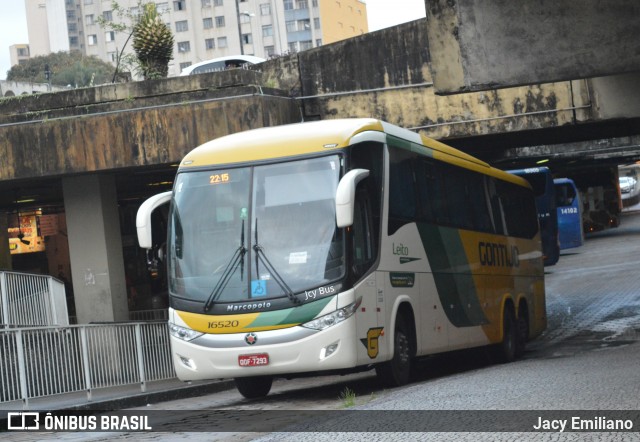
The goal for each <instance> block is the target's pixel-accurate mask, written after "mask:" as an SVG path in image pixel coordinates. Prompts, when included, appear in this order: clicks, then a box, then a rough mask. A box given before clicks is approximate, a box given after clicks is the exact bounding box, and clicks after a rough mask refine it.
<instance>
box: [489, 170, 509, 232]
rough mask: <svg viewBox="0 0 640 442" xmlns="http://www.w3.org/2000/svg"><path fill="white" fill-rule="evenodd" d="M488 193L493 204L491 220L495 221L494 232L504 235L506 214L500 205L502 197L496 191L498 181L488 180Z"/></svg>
mask: <svg viewBox="0 0 640 442" xmlns="http://www.w3.org/2000/svg"><path fill="white" fill-rule="evenodd" d="M487 193H488V195H489V203H490V204H491V220H492V221H493V229H494V232H495V233H497V234H498V235H504V234H505V231H504V224H505V223H504V214H503V211H502V205H501V204H500V197H499V196H498V192H497V190H496V181H495V179H493V178H488V179H487Z"/></svg>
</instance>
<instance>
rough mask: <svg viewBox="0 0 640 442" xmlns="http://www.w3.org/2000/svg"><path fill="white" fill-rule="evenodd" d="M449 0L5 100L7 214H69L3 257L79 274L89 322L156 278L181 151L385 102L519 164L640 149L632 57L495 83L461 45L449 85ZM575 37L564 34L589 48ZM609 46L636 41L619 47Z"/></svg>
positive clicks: (114, 315)
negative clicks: (152, 249) (175, 65)
mask: <svg viewBox="0 0 640 442" xmlns="http://www.w3.org/2000/svg"><path fill="white" fill-rule="evenodd" d="M439 3H440V2H437V1H436V2H429V3H428V11H429V15H428V18H427V19H426V20H418V21H415V22H412V23H408V24H405V25H402V26H398V27H395V28H390V29H385V30H382V31H379V32H376V33H372V34H367V35H364V36H360V37H358V38H354V39H350V40H346V41H343V42H339V43H336V44H333V45H327V46H324V47H322V48H317V49H314V50H310V51H305V52H302V53H299V54H295V55H292V56H289V57H286V58H280V59H276V60H271V61H269V62H267V63H264V64H262V65H259V66H258V67H257V69H258V70H257V71H246V70H237V71H225V72H220V73H215V74H206V75H199V76H193V77H186V78H185V77H180V78H173V79H166V80H156V81H149V82H140V83H129V84H118V85H106V86H100V87H96V88H91V89H81V90H75V91H65V92H60V93H56V94H41V95H37V96H29V97H27V96H23V97H15V98H12V99H5V100H2V101H0V158H2V163H1V165H0V211H3V212H4V213H5V214H6V215H5V217H4V223H5V224H10V223H15V218H16V215H17V214H18V212H20V213H25V212H26V211H28V210H33V209H38V208H39V209H42V213H43V214H49V213H51V214H57V215H58V218H59V219H60V221H59V225H58V229H57V232H55V234H52V235H50V236H48V237H47V238H46V240H45V242H46V250H47V251H46V258H43V261H42V262H37V263H35V264H34V263H33V259H26V258H25V256H26V255H25V256H22V257H18V256H16V255H14V256H13V258H11V257H10V256H9V251H8V250H7V249H6V248H5V246H6V244H7V241H6V238H5V239H1V240H0V245H2V249H3V250H2V253H0V260H1V262H0V266H2V267H9V266H11V265H14V266H16V264H18V265H17V266H16V267H20V268H23V267H25V266H29V265H31V266H35V267H39V269H40V271H42V272H45V273H50V274H53V275H54V276H56V275H58V273H59V271H62V273H64V274H65V275H67V276H68V275H69V274H71V275H72V277H73V281H72V283H73V289H74V292H75V298H76V308H77V315H78V320H79V322H82V323H86V322H91V321H108V320H123V319H126V318H127V311H128V310H129V308H130V307H131V306H130V305H128V299H127V298H131V293H132V287H131V285H132V284H130V283H127V281H128V280H130V279H132V278H133V279H136V277H138V278H139V277H141V275H139V273H140V271H141V270H140V265H141V266H142V267H144V256H141V251H140V250H139V249H138V248H137V246H136V244H135V237H134V231H133V230H134V226H133V223H134V214H135V210H136V209H137V206H138V205H139V203H140V201H141V199H143V198H145V197H147V196H149V195H151V194H154V193H157V192H160V191H162V190H164V189H166V188H169V187H170V186H171V182H172V180H173V175H174V174H175V167H174V165H175V164H176V163H177V162H178V161H179V160H180V159H181V158H182V156H183V155H184V154H185V153H186V152H188V151H189V150H191V149H192V148H193V147H195V146H197V145H198V144H201V143H202V142H204V141H207V140H209V139H211V138H215V137H218V136H221V135H225V134H227V133H232V132H237V131H240V130H246V129H249V128H254V127H260V126H268V125H275V124H284V123H290V122H297V121H300V120H302V119H305V120H312V119H327V118H341V117H358V116H373V117H377V118H381V119H385V120H387V121H390V122H392V123H395V124H398V125H401V126H405V127H409V128H413V129H414V130H417V131H421V132H423V133H425V134H426V135H428V136H431V137H433V138H438V139H441V140H444V141H445V142H448V143H449V144H453V145H455V146H457V147H459V148H461V149H462V150H465V151H467V152H470V153H472V154H475V155H477V156H479V157H481V158H483V159H487V160H489V161H491V162H493V163H494V164H497V165H503V166H504V167H505V168H508V167H513V166H515V165H529V164H534V163H535V161H536V160H538V159H541V158H544V159H551V161H550V163H548V164H549V165H550V166H551V167H552V168H553V167H558V168H560V167H568V164H572V165H573V167H575V166H576V164H580V165H585V164H587V163H590V164H600V163H602V162H603V161H604V160H606V161H608V162H612V163H617V162H630V161H632V160H636V159H640V146H639V145H640V124H639V122H640V100H639V99H638V98H640V97H639V95H640V91H639V90H638V88H639V86H638V85H640V81H638V80H639V79H640V78H639V75H638V74H637V73H636V72H635V71H634V72H631V71H633V69H631V68H627V67H624V68H623V67H617V68H616V69H620V72H621V73H620V74H618V75H608V76H598V77H593V78H588V77H589V76H590V75H592V74H593V75H603V74H604V73H607V74H609V73H611V72H604V71H597V70H589V71H588V72H587V74H585V75H577V74H574V73H572V71H571V70H570V69H569V67H567V70H565V71H562V73H561V75H560V74H559V75H557V76H556V75H555V74H554V75H549V76H543V77H541V78H543V79H544V81H535V80H531V79H528V78H525V77H517V76H516V77H515V80H514V79H513V78H512V77H514V75H513V73H510V72H509V73H508V75H506V74H505V75H504V78H503V79H500V81H499V82H498V83H496V85H499V86H501V87H500V88H495V89H490V90H481V89H483V88H484V87H487V84H486V82H484V80H479V79H478V80H474V81H472V80H470V79H472V78H475V77H472V71H473V70H472V69H471V68H472V67H473V66H475V64H474V63H476V62H475V61H471V60H465V59H464V58H460V59H459V61H460V63H461V64H462V66H463V68H462V69H461V71H462V72H463V73H465V75H466V76H467V77H463V83H464V82H466V83H464V84H465V86H463V87H462V88H460V87H458V88H457V89H456V90H455V91H453V90H444V92H445V93H444V94H442V93H440V92H442V90H439V89H438V87H439V86H438V82H439V77H441V73H442V71H441V70H440V71H439V69H442V66H444V65H443V64H440V63H441V62H436V60H438V59H439V58H438V57H441V56H442V53H439V52H438V51H439V50H441V51H444V52H446V51H447V46H446V45H445V44H444V43H440V49H437V48H436V47H435V46H434V45H435V42H434V41H433V38H432V36H431V33H432V32H433V26H434V25H433V22H434V20H435V21H437V20H439V17H443V20H444V21H447V20H449V18H450V13H449V15H447V14H442V15H441V16H439V15H438V14H435V13H434V9H433V8H434V7H435V6H437V5H438V4H439ZM452 3H453V2H452ZM524 3H525V4H528V5H537V4H539V3H540V2H533V1H526V2H524ZM543 3H544V2H543ZM628 3H629V4H632V2H628ZM446 4H447V5H448V4H449V3H446ZM430 7H431V8H430ZM442 7H443V6H442V5H441V8H442ZM478 7H479V6H478ZM435 12H437V10H435ZM497 12H500V11H497ZM593 13H594V14H595V13H597V10H594V11H593ZM622 13H624V11H622ZM626 13H629V10H628V9H627V10H626ZM456 14H457V16H456V19H457V20H458V29H460V27H461V26H462V23H465V26H467V27H468V28H469V27H473V26H471V25H473V23H470V24H468V23H467V22H466V21H465V20H467V19H466V18H465V17H466V15H465V14H463V13H462V12H456ZM623 18H624V17H623ZM545 23H546V22H545ZM625 23H626V22H625ZM445 24H446V23H445ZM527 24H529V25H530V27H529V28H528V32H527V33H523V34H522V35H529V34H531V33H534V32H535V29H536V28H535V24H536V21H531V20H529V21H527ZM443 25H444V24H442V23H441V24H440V25H439V26H443ZM522 26H525V24H522ZM629 26H631V25H629ZM603 27H605V28H609V29H611V32H614V31H615V32H617V31H618V28H616V27H615V26H603ZM624 29H627V31H628V30H629V29H631V30H633V29H634V28H632V27H631V28H629V27H626V28H624ZM458 32H459V31H458ZM623 34H624V32H623ZM625 35H626V34H625ZM569 37H570V36H568V37H567V41H564V40H558V41H560V42H562V44H561V45H560V44H559V45H558V46H562V47H564V46H566V47H567V48H568V49H569V50H570V51H571V50H575V48H574V47H573V46H572V45H571V44H570V43H571V41H570V40H571V39H570V38H569ZM476 38H480V37H476ZM636 40H637V39H636ZM456 41H457V42H458V44H462V43H461V42H463V41H464V40H463V39H460V40H456ZM592 43H593V42H592ZM487 44H488V43H487ZM454 49H455V48H454ZM459 52H460V53H461V54H463V53H465V51H459ZM467 52H469V51H467ZM596 52H597V51H596ZM600 52H606V53H608V54H609V55H611V56H612V57H619V56H620V54H615V53H613V52H612V51H611V49H610V48H609V47H608V46H607V47H603V49H601V50H600ZM562 56H565V55H563V53H562V51H558V53H557V57H562ZM505 57H506V56H505ZM530 61H532V60H529V59H528V58H526V57H525V58H523V59H521V60H520V61H519V62H518V63H520V64H523V65H525V66H526V64H527V63H528V62H530ZM606 62H607V60H606V57H603V58H602V59H601V60H600V63H603V64H604V63H606ZM464 63H466V65H465V64H464ZM594 63H595V62H594ZM554 66H555V65H554ZM636 70H637V69H636ZM506 71H508V69H507V70H506ZM524 71H526V69H524ZM432 72H434V74H432ZM527 72H528V71H527ZM492 75H493V74H492ZM572 75H577V76H576V77H572ZM478 78H479V77H478ZM496 78H499V77H496ZM527 81H529V82H530V83H526V82H527ZM471 86H473V87H471ZM489 86H490V85H489ZM460 91H463V93H456V94H453V93H452V92H460ZM18 201H24V202H22V203H20V202H18ZM6 231H7V230H6V229H5V228H2V227H0V232H2V234H6V233H5V232H6ZM67 250H68V252H67ZM34 255H35V254H32V255H31V256H30V257H33V256H34ZM140 263H142V264H140ZM131 264H135V265H131ZM125 275H126V276H125ZM134 288H137V291H138V293H139V294H140V293H147V294H148V293H149V290H151V289H149V288H148V287H146V288H145V287H143V284H140V285H139V286H137V287H134ZM127 292H129V293H128V294H127ZM129 301H130V299H129Z"/></svg>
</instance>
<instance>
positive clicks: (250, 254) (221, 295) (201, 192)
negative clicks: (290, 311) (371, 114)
mask: <svg viewBox="0 0 640 442" xmlns="http://www.w3.org/2000/svg"><path fill="white" fill-rule="evenodd" d="M339 173H340V160H339V157H338V156H337V155H333V156H329V157H322V158H313V159H305V160H300V161H291V162H286V163H278V164H267V165H261V166H255V167H243V168H242V167H241V168H230V169H224V170H207V171H202V170H199V171H195V172H183V173H180V174H178V177H177V179H176V184H175V187H174V193H173V204H172V205H171V207H172V208H171V214H170V221H169V236H168V258H169V261H168V272H169V288H170V294H171V295H172V296H178V297H180V298H184V299H188V300H191V301H199V302H203V303H207V304H210V303H215V302H220V303H230V302H242V301H249V300H256V301H258V300H266V299H272V298H279V297H286V296H289V297H292V296H293V294H298V293H302V292H304V291H305V290H309V289H313V288H316V287H319V286H322V285H326V284H328V283H329V282H332V281H335V280H337V279H339V278H341V277H342V276H343V275H344V272H345V264H344V241H343V238H342V232H341V231H339V230H338V229H337V227H336V221H335V219H336V218H335V194H336V188H337V185H338V180H339Z"/></svg>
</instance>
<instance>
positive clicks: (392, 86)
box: [261, 19, 597, 139]
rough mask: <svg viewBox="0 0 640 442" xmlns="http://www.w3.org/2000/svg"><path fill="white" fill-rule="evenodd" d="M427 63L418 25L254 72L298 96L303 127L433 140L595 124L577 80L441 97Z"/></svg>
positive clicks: (582, 85) (281, 61)
mask: <svg viewBox="0 0 640 442" xmlns="http://www.w3.org/2000/svg"><path fill="white" fill-rule="evenodd" d="M432 64H433V63H432V61H431V59H430V57H429V53H428V51H427V23H426V20H425V19H421V20H416V21H414V22H410V23H407V24H404V25H401V26H397V27H393V28H388V29H384V30H381V31H377V32H374V33H370V34H367V35H365V36H362V37H358V38H354V39H350V40H345V41H342V42H338V43H335V44H331V45H325V46H323V47H321V48H317V49H312V50H309V51H305V52H301V53H299V54H296V55H294V56H291V57H288V58H281V59H278V60H273V61H269V62H268V63H264V64H263V65H262V67H261V70H262V73H263V76H264V78H265V79H266V81H267V83H268V84H271V85H273V86H274V87H278V88H280V89H283V90H286V91H289V92H290V94H291V95H293V96H296V97H298V98H300V97H303V99H301V100H299V101H301V102H302V108H303V111H304V116H305V119H307V120H310V119H328V118H344V117H375V118H381V119H383V120H386V121H389V122H391V123H394V124H397V125H400V126H403V127H407V128H415V129H418V130H420V131H422V132H423V133H424V134H425V135H428V136H430V137H433V138H439V139H447V138H456V137H462V136H472V135H486V134H494V133H504V132H514V131H521V130H531V129H541V128H551V127H557V126H563V125H569V124H575V123H576V122H584V121H591V120H593V119H595V118H597V115H596V114H594V112H593V110H594V109H593V107H592V106H591V102H590V96H589V92H588V84H587V83H586V82H585V81H584V80H582V81H574V82H569V81H565V82H558V83H547V84H539V85H538V84H536V85H532V86H523V87H515V88H506V89H497V90H492V91H486V92H485V91H481V92H473V93H465V94H457V95H448V96H441V95H437V94H436V93H435V92H436V91H435V89H434V88H433V84H432V81H433V79H432V77H431V66H432ZM304 97H307V98H304Z"/></svg>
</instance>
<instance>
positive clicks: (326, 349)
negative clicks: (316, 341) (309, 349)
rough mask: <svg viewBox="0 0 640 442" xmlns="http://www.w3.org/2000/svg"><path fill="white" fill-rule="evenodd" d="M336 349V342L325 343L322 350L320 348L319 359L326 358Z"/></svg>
mask: <svg viewBox="0 0 640 442" xmlns="http://www.w3.org/2000/svg"><path fill="white" fill-rule="evenodd" d="M337 349H338V342H334V343H333V344H330V345H327V346H326V347H324V348H323V349H322V350H320V359H326V358H328V357H329V356H331V355H332V354H333V353H334V352H335V351H336V350H337Z"/></svg>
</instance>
